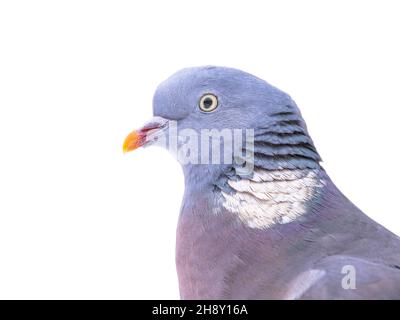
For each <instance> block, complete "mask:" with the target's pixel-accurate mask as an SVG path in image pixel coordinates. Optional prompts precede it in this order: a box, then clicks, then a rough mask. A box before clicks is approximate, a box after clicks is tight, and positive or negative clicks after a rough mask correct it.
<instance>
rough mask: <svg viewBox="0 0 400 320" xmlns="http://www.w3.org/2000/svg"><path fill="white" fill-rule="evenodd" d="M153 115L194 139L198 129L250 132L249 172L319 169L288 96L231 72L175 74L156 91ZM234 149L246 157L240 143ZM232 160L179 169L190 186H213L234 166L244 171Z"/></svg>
mask: <svg viewBox="0 0 400 320" xmlns="http://www.w3.org/2000/svg"><path fill="white" fill-rule="evenodd" d="M209 96H210V97H211V98H213V97H214V99H215V100H216V101H211V100H210V99H208V103H209V106H210V107H211V108H212V110H207V109H206V108H204V107H205V106H204V101H202V99H203V100H204V98H207V97H209ZM206 102H207V100H206ZM213 102H214V104H215V108H214V106H213ZM202 104H203V105H202ZM206 107H207V106H206ZM153 113H154V116H155V117H160V118H162V119H167V120H168V121H171V120H174V121H176V123H177V126H178V131H179V132H180V131H181V130H184V129H190V130H193V131H195V132H196V133H197V134H198V136H201V131H202V130H204V129H206V130H207V129H208V130H217V131H218V132H220V133H221V132H222V131H223V130H235V129H242V130H244V129H251V130H253V131H254V136H253V138H254V141H253V143H250V144H249V145H250V147H251V149H252V150H251V153H252V159H246V160H247V161H248V162H250V161H252V162H253V163H252V168H254V167H255V168H257V167H259V168H264V169H267V170H281V169H305V168H309V169H314V168H317V167H319V162H320V160H321V159H320V157H319V155H318V153H317V151H316V149H315V147H314V144H313V141H312V140H311V138H310V136H309V134H308V132H307V128H306V124H305V122H304V120H303V118H302V116H301V113H300V111H299V109H298V107H297V106H296V104H295V102H294V101H293V100H292V99H291V98H290V96H289V95H287V94H286V93H284V92H283V91H281V90H279V89H277V88H275V87H274V86H272V85H270V84H268V83H267V82H266V81H264V80H262V79H260V78H257V77H255V76H253V75H251V74H249V73H246V72H243V71H240V70H237V69H232V68H226V67H215V66H205V67H195V68H187V69H183V70H181V71H178V72H177V73H175V74H174V75H172V76H171V77H169V78H168V79H167V80H165V81H164V82H162V83H161V84H160V85H159V87H158V88H157V90H156V92H155V95H154V99H153ZM233 136H234V134H232V137H233ZM224 137H225V136H224ZM217 138H218V136H217ZM243 139H245V137H244V136H243ZM221 141H222V142H225V143H226V141H223V140H222V139H221ZM222 142H221V143H222ZM230 142H231V141H230ZM235 143H236V144H238V141H233V144H235ZM240 146H243V148H242V149H243V150H242V151H243V154H244V155H245V154H246V151H250V150H245V149H246V143H244V142H243V141H241V143H240ZM247 146H248V145H247ZM223 147H224V146H222V145H221V146H220V151H221V153H224V152H226V150H223ZM209 148H210V149H211V148H212V146H209ZM199 150H200V153H201V152H204V151H205V150H201V145H200V142H199ZM211 152H212V150H211ZM228 152H229V150H228ZM249 153H250V152H249ZM234 156H235V155H234V154H232V155H231V158H232V159H231V160H232V161H231V162H232V163H233V165H229V163H228V164H227V163H226V161H222V159H221V163H206V164H205V163H204V161H201V159H198V161H197V163H195V164H193V163H186V164H185V165H183V169H184V172H185V176H186V177H188V178H190V179H191V180H192V181H193V179H195V180H196V181H197V182H198V183H196V184H195V185H196V186H202V183H215V180H216V179H218V178H219V177H220V176H221V173H227V172H228V173H229V170H231V169H234V170H236V171H237V170H238V167H239V166H244V165H245V164H243V163H240V162H239V163H236V162H235V160H234V159H233V158H234Z"/></svg>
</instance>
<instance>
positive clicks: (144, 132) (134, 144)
mask: <svg viewBox="0 0 400 320" xmlns="http://www.w3.org/2000/svg"><path fill="white" fill-rule="evenodd" d="M167 123H168V121H167V120H166V119H164V118H161V117H155V118H153V119H152V120H151V121H150V122H149V123H147V124H146V125H145V126H144V127H143V128H141V129H139V130H134V131H132V132H131V133H130V134H128V136H127V137H126V138H125V141H124V144H123V146H122V151H123V152H124V153H126V152H129V151H133V150H135V149H137V148H140V147H141V146H144V145H146V144H147V143H148V142H150V141H151V139H149V135H150V133H154V132H156V131H158V130H161V129H163V128H165V127H166V125H167Z"/></svg>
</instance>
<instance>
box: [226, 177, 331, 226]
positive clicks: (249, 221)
mask: <svg viewBox="0 0 400 320" xmlns="http://www.w3.org/2000/svg"><path fill="white" fill-rule="evenodd" d="M228 184H229V186H230V187H231V188H232V189H234V190H235V193H233V194H228V193H225V192H222V195H223V197H224V201H223V204H222V205H223V206H224V208H225V209H227V210H228V211H230V212H232V213H234V214H236V215H237V216H238V218H239V219H240V220H241V221H242V222H243V223H244V224H246V225H247V226H248V227H250V228H256V229H266V228H269V227H271V226H273V225H275V224H284V223H289V222H292V221H294V220H296V219H297V218H298V217H300V216H302V215H304V214H305V213H306V202H307V201H308V200H310V199H312V197H313V196H314V194H315V193H316V192H318V189H319V188H322V187H323V186H324V185H325V181H324V180H323V179H322V178H321V176H320V170H318V169H306V170H300V169H299V170H275V171H268V170H256V171H255V172H254V175H253V177H252V178H251V179H246V180H245V179H242V180H238V181H234V180H228Z"/></svg>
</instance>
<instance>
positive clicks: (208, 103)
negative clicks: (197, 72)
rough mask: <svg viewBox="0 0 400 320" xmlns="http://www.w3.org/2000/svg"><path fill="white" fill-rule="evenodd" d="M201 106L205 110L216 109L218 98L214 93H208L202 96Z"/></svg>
mask: <svg viewBox="0 0 400 320" xmlns="http://www.w3.org/2000/svg"><path fill="white" fill-rule="evenodd" d="M199 107H200V110H201V111H203V112H211V111H214V110H215V109H217V107H218V99H217V97H216V96H214V95H213V94H211V93H207V94H205V95H204V96H202V97H201V98H200V101H199Z"/></svg>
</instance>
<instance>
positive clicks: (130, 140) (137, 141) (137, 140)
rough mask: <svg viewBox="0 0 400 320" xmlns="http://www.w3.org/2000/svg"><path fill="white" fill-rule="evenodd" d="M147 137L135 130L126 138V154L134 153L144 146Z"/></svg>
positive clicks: (124, 150)
mask: <svg viewBox="0 0 400 320" xmlns="http://www.w3.org/2000/svg"><path fill="white" fill-rule="evenodd" d="M144 138H145V135H143V134H142V133H141V132H140V130H134V131H132V132H131V133H130V134H128V136H127V137H126V138H125V141H124V144H123V146H122V151H123V152H124V153H126V152H129V151H133V150H135V149H137V148H139V147H141V146H142V145H143V144H144Z"/></svg>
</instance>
